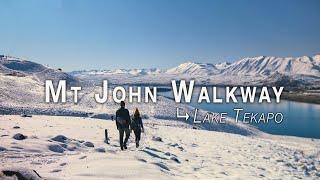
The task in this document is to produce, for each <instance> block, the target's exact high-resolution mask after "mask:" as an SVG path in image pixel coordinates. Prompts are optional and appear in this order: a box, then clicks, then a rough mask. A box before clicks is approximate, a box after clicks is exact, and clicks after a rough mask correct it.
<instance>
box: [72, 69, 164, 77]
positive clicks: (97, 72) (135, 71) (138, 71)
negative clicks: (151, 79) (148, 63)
mask: <svg viewBox="0 0 320 180" xmlns="http://www.w3.org/2000/svg"><path fill="white" fill-rule="evenodd" d="M162 72H163V71H161V70H160V69H158V68H150V69H115V70H82V71H73V72H70V74H72V75H75V76H77V75H113V74H114V75H134V76H139V75H151V74H159V73H162Z"/></svg>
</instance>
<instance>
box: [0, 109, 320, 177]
mask: <svg viewBox="0 0 320 180" xmlns="http://www.w3.org/2000/svg"><path fill="white" fill-rule="evenodd" d="M143 121H144V125H145V132H144V133H143V134H142V139H141V142H140V147H139V148H136V147H135V145H134V136H133V135H131V137H130V139H129V144H128V149H127V150H125V151H121V150H120V147H119V142H118V132H117V129H116V127H115V122H114V121H111V120H97V119H92V118H79V117H78V118H77V117H63V116H33V117H30V118H23V117H20V116H12V115H8V116H0V124H1V131H0V139H1V141H0V163H1V167H0V179H2V178H3V177H2V175H1V172H7V171H12V172H17V173H19V172H20V173H23V172H24V173H25V174H27V175H33V176H34V177H39V176H41V177H42V178H44V179H120V178H121V179H239V178H241V179H257V178H266V179H279V178H280V179H281V178H282V179H319V177H320V170H319V169H320V161H319V155H320V153H319V147H320V141H319V140H310V139H305V138H296V137H286V136H271V135H267V136H249V137H248V136H240V135H236V134H229V133H221V132H212V131H204V130H198V129H193V128H192V127H190V126H186V125H184V124H183V123H178V122H172V121H161V120H159V119H153V118H151V119H149V120H145V119H144V120H143ZM105 129H107V130H108V134H109V142H110V144H107V143H105V142H104V130H105ZM26 168H27V169H26ZM35 172H36V173H35ZM33 179H40V178H33Z"/></svg>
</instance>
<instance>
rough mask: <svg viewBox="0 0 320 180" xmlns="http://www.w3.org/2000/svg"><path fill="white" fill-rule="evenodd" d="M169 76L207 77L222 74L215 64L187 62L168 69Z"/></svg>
mask: <svg viewBox="0 0 320 180" xmlns="http://www.w3.org/2000/svg"><path fill="white" fill-rule="evenodd" d="M166 73H168V74H189V75H195V76H207V75H213V74H218V73H220V70H219V69H218V68H216V67H215V65H213V64H209V63H192V62H187V63H183V64H180V65H179V66H178V67H174V68H171V69H168V70H167V71H166Z"/></svg>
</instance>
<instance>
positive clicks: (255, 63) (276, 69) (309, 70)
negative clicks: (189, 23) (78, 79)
mask: <svg viewBox="0 0 320 180" xmlns="http://www.w3.org/2000/svg"><path fill="white" fill-rule="evenodd" d="M275 73H280V74H283V75H289V76H290V75H306V76H316V77H320V55H316V56H313V57H309V56H303V57H296V58H294V57H284V58H282V57H273V56H259V57H248V58H243V59H241V60H239V61H236V62H234V63H227V62H224V63H220V64H211V63H195V62H186V63H183V64H180V65H178V66H177V67H174V68H170V69H167V70H160V69H157V68H153V69H127V70H125V69H117V70H91V71H87V70H84V71H73V72H71V74H73V75H103V74H108V75H111V74H131V75H135V76H137V75H150V74H175V75H177V74H178V75H181V74H186V75H193V76H210V75H218V74H223V75H245V76H270V75H272V74H275Z"/></svg>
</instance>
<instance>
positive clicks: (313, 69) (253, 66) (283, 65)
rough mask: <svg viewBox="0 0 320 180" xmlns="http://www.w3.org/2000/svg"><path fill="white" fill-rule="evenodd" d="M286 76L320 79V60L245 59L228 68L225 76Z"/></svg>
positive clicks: (299, 58)
mask: <svg viewBox="0 0 320 180" xmlns="http://www.w3.org/2000/svg"><path fill="white" fill-rule="evenodd" d="M276 72H277V73H281V74H285V75H307V76H317V77H320V66H319V60H317V57H316V58H312V57H308V56H303V57H298V58H293V57H286V58H280V57H270V56H259V57H253V58H244V59H241V60H240V61H237V62H235V63H233V64H231V65H230V66H229V67H227V68H226V69H225V70H224V71H223V74H225V75H239V74H241V75H251V76H257V75H261V76H269V75H272V74H273V73H276Z"/></svg>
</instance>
